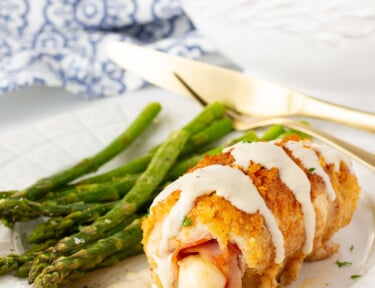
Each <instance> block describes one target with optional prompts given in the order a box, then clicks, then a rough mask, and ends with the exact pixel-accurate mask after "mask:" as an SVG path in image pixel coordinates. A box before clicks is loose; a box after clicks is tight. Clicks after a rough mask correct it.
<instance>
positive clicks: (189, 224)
mask: <svg viewBox="0 0 375 288" xmlns="http://www.w3.org/2000/svg"><path fill="white" fill-rule="evenodd" d="M191 224H192V222H191V219H190V218H189V217H185V218H184V220H183V221H182V226H184V227H189V226H191Z"/></svg>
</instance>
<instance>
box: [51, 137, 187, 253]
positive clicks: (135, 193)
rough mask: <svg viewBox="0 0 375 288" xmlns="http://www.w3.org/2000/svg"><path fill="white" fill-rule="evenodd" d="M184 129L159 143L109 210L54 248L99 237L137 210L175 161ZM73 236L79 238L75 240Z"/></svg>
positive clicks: (63, 249)
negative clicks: (132, 183) (117, 201)
mask: <svg viewBox="0 0 375 288" xmlns="http://www.w3.org/2000/svg"><path fill="white" fill-rule="evenodd" d="M189 135H190V134H189V133H188V132H186V131H185V130H180V131H175V132H172V133H171V134H170V136H169V137H168V139H167V140H166V141H165V142H164V143H163V144H162V145H161V146H160V148H159V149H158V150H157V152H156V153H155V155H154V157H153V158H152V160H151V162H150V164H149V166H148V167H147V169H146V171H145V172H143V173H142V174H141V176H140V177H139V178H138V180H137V182H136V183H135V185H134V186H133V188H132V189H131V190H130V191H129V193H128V194H126V196H125V197H124V198H123V199H122V200H121V201H120V203H118V204H117V205H116V206H115V207H114V208H113V209H112V210H110V211H109V212H108V213H107V214H105V215H104V216H102V217H100V218H98V219H97V220H96V221H95V222H94V223H93V224H91V225H89V226H85V227H84V228H82V230H81V231H80V232H79V233H77V234H75V235H73V236H71V237H66V238H64V239H62V240H60V241H59V242H58V243H57V245H56V250H57V251H58V252H60V253H66V252H68V251H71V250H72V249H78V248H79V247H81V246H83V244H84V243H90V242H93V241H95V240H97V239H99V238H100V237H101V235H102V233H105V232H106V231H109V230H111V229H112V228H113V227H115V226H116V225H117V224H118V223H119V222H121V221H124V219H126V217H128V216H129V215H132V214H134V213H136V212H137V210H138V209H139V208H140V207H141V206H142V205H144V204H145V203H146V202H147V201H149V199H150V197H151V195H152V194H153V192H154V191H155V190H156V189H157V188H158V186H159V185H160V184H161V182H162V180H163V179H164V177H165V175H166V174H167V172H168V170H169V169H170V167H171V166H172V165H173V163H174V162H175V161H176V159H177V157H178V155H179V153H180V152H181V150H182V149H183V147H184V145H185V143H186V141H187V140H188V138H189ZM75 239H81V241H79V242H78V243H77V241H75Z"/></svg>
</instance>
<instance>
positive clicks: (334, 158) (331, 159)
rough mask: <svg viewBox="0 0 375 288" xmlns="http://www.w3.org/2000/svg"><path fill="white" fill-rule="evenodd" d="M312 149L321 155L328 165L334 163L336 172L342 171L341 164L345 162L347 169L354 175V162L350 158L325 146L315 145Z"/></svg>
mask: <svg viewBox="0 0 375 288" xmlns="http://www.w3.org/2000/svg"><path fill="white" fill-rule="evenodd" d="M312 147H313V148H314V149H315V150H316V151H318V152H319V153H320V155H321V156H322V157H323V158H324V161H325V162H326V163H332V164H333V165H334V168H335V171H336V172H338V171H340V163H341V161H343V162H344V163H345V165H346V167H347V168H348V169H349V171H350V173H352V174H353V171H352V162H351V160H350V158H349V157H348V156H346V155H344V154H342V153H340V152H339V151H338V150H337V149H335V148H333V147H331V146H328V145H325V144H319V145H316V144H313V145H312Z"/></svg>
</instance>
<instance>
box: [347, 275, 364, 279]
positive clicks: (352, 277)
mask: <svg viewBox="0 0 375 288" xmlns="http://www.w3.org/2000/svg"><path fill="white" fill-rule="evenodd" d="M360 277H362V275H358V274H354V275H352V276H350V278H351V279H358V278H360Z"/></svg>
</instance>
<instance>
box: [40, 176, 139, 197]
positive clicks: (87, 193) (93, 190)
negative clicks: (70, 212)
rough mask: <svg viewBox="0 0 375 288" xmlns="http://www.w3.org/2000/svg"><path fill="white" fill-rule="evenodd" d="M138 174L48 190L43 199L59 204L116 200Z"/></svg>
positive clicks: (128, 188) (127, 189)
mask: <svg viewBox="0 0 375 288" xmlns="http://www.w3.org/2000/svg"><path fill="white" fill-rule="evenodd" d="M139 175H140V174H128V175H125V176H123V177H121V178H119V179H113V180H111V181H108V182H104V183H98V184H87V185H76V186H74V187H72V188H69V189H67V190H65V191H57V192H50V193H48V194H47V195H46V196H45V197H44V198H43V201H49V200H53V201H55V202H57V203H59V204H68V203H73V202H79V201H83V202H85V203H88V202H107V201H116V200H119V199H121V198H123V197H124V195H125V194H126V193H127V192H128V191H129V190H130V189H131V187H132V186H133V185H134V184H135V181H136V180H137V179H138V177H139Z"/></svg>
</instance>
